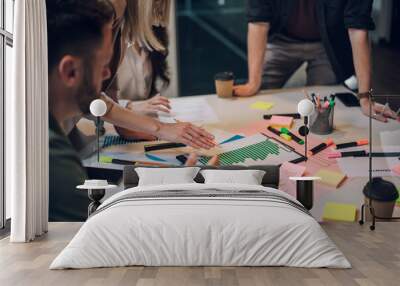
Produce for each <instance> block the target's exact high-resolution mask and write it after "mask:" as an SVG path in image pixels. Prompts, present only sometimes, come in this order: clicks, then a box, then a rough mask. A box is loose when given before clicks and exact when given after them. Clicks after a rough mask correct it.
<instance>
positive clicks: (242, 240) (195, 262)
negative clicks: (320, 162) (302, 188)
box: [50, 183, 351, 269]
mask: <svg viewBox="0 0 400 286" xmlns="http://www.w3.org/2000/svg"><path fill="white" fill-rule="evenodd" d="M175 191H176V192H175ZM157 194H159V196H158V195H157ZM166 194H172V195H171V196H170V195H166ZM191 194H198V196H197V195H193V196H192V195H191ZM219 194H221V195H219ZM222 194H224V195H222ZM128 265H145V266H211V265H212V266H292V267H330V268H350V267H351V266H350V263H349V262H348V261H347V259H346V258H345V257H344V255H343V254H342V252H341V251H340V250H338V249H337V247H336V245H335V244H334V243H333V242H332V241H331V240H330V238H329V237H328V236H327V235H326V233H325V232H324V230H323V229H322V228H321V226H320V225H319V224H318V222H317V221H316V220H315V219H314V218H313V217H312V216H310V215H309V214H308V213H307V211H306V210H305V209H303V208H302V207H301V205H300V203H298V202H297V201H296V200H295V199H294V198H292V197H291V196H289V195H287V194H285V193H283V192H281V191H279V190H276V189H273V188H268V187H263V186H254V185H238V184H197V183H193V184H176V185H164V186H143V187H135V188H131V189H128V190H126V191H123V192H121V193H118V194H116V195H114V196H112V197H111V198H109V199H108V200H106V201H105V202H104V203H103V204H102V205H101V206H100V208H99V210H98V211H97V212H96V214H94V215H93V216H92V217H90V218H89V219H88V221H87V222H86V223H85V224H84V225H83V226H82V227H81V229H80V230H79V232H78V233H77V234H76V236H75V237H74V238H73V240H72V241H71V242H70V243H69V244H68V246H67V247H66V248H65V249H64V250H63V251H62V252H61V254H60V255H59V256H58V257H57V258H56V259H55V260H54V261H53V263H52V264H51V266H50V269H65V268H92V267H117V266H128Z"/></svg>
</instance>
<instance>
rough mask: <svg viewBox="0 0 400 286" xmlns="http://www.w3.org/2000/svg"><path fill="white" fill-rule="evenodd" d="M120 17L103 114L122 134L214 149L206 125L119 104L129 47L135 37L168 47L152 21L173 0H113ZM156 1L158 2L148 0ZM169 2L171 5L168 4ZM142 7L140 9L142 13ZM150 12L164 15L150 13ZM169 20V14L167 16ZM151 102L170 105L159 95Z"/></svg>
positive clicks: (155, 46) (157, 46)
mask: <svg viewBox="0 0 400 286" xmlns="http://www.w3.org/2000/svg"><path fill="white" fill-rule="evenodd" d="M111 2H112V3H113V5H114V9H115V13H116V17H115V21H114V26H113V33H114V56H113V60H112V61H111V63H110V69H111V73H112V76H111V78H110V80H108V81H106V82H104V85H103V91H104V93H103V96H102V98H103V100H105V101H106V103H107V107H108V110H107V113H106V114H105V116H104V117H103V119H104V120H105V121H108V122H110V123H112V124H114V125H115V126H118V127H117V129H118V131H119V132H120V134H122V135H124V137H128V138H143V139H155V138H158V139H162V140H167V141H171V142H179V143H184V144H186V145H188V146H191V147H194V148H204V149H210V148H212V147H214V146H215V143H214V137H213V136H212V135H211V134H210V133H208V132H207V131H205V130H204V129H202V128H200V127H197V126H195V125H193V124H191V123H186V122H178V123H172V124H167V123H162V122H160V121H158V120H156V119H154V118H151V117H149V116H145V115H143V114H141V113H140V112H135V111H133V110H131V109H128V108H125V107H124V106H121V105H119V104H118V103H117V102H118V86H117V75H118V67H119V65H120V64H121V62H122V59H123V58H124V55H125V52H126V49H127V47H128V45H129V44H132V43H133V41H137V42H140V43H141V44H143V45H145V46H146V47H147V48H149V49H157V50H160V51H162V50H163V49H165V48H164V47H163V46H162V45H161V44H160V42H159V41H158V40H157V39H156V37H155V36H154V34H153V33H152V25H151V24H150V23H154V20H156V19H157V18H158V19H159V20H156V21H160V22H161V18H162V17H163V15H164V16H165V15H166V13H165V14H164V11H166V10H167V9H168V10H169V0H158V1H157V0H154V1H150V0H112V1H111ZM148 2H152V3H153V2H154V5H153V4H152V5H148V4H146V3H148ZM167 6H168V7H167ZM139 10H140V13H139ZM149 15H154V16H156V15H161V16H159V17H154V16H151V17H148V18H147V16H149ZM164 19H165V21H167V18H166V17H165V18H164ZM148 105H156V106H164V107H165V108H166V109H168V108H169V103H168V100H167V99H165V98H161V97H158V98H155V99H152V101H150V102H148Z"/></svg>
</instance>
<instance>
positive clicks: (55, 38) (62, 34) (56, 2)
mask: <svg viewBox="0 0 400 286" xmlns="http://www.w3.org/2000/svg"><path fill="white" fill-rule="evenodd" d="M46 12H47V35H48V57H49V72H51V70H52V69H53V68H54V66H56V65H57V64H58V63H59V61H60V60H61V59H62V57H63V56H65V55H67V54H70V55H74V56H79V57H83V58H84V59H87V58H88V57H90V56H91V55H92V53H93V50H95V49H96V48H97V47H99V45H101V43H102V39H103V27H104V25H106V24H107V23H110V22H111V21H112V20H113V18H114V15H115V13H114V8H113V6H112V4H111V3H110V2H109V1H108V0H46Z"/></svg>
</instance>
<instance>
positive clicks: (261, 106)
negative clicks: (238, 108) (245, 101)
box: [250, 101, 274, 110]
mask: <svg viewBox="0 0 400 286" xmlns="http://www.w3.org/2000/svg"><path fill="white" fill-rule="evenodd" d="M273 106H274V103H273V102H266V101H257V102H254V103H253V104H251V105H250V108H251V109H256V110H269V109H271V108H272V107H273Z"/></svg>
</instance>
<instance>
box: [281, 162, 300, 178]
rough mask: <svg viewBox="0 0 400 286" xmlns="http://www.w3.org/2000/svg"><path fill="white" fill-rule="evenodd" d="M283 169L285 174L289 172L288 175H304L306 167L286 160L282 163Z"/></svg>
mask: <svg viewBox="0 0 400 286" xmlns="http://www.w3.org/2000/svg"><path fill="white" fill-rule="evenodd" d="M281 170H282V172H283V173H284V174H287V175H288V177H301V176H303V175H304V173H305V171H306V167H305V166H302V165H297V164H293V163H290V162H285V163H283V164H282V165H281Z"/></svg>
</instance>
